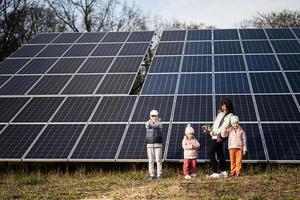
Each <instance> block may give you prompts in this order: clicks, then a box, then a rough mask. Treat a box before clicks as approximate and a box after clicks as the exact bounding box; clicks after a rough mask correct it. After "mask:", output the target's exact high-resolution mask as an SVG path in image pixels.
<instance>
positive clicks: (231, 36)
mask: <svg viewBox="0 0 300 200" xmlns="http://www.w3.org/2000/svg"><path fill="white" fill-rule="evenodd" d="M238 39H239V36H238V32H237V30H236V29H223V30H220V29H219V30H218V29H215V30H214V40H238Z"/></svg>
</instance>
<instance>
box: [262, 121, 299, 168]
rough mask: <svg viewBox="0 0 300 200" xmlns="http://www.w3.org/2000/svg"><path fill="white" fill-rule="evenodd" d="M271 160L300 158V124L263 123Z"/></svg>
mask: <svg viewBox="0 0 300 200" xmlns="http://www.w3.org/2000/svg"><path fill="white" fill-rule="evenodd" d="M262 128H263V131H264V137H265V140H266V146H267V149H268V153H269V158H270V160H271V161H276V162H277V161H278V160H282V161H284V160H293V161H294V160H299V159H300V153H299V152H300V145H299V144H300V124H299V123H297V124H296V123H295V124H293V123H284V124H281V123H276V124H275V123H272V124H262Z"/></svg>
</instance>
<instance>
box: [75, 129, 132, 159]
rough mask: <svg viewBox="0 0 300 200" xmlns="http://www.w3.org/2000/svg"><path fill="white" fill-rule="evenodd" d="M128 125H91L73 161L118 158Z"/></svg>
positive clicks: (81, 140)
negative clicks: (120, 144)
mask: <svg viewBox="0 0 300 200" xmlns="http://www.w3.org/2000/svg"><path fill="white" fill-rule="evenodd" d="M125 127H126V124H90V125H89V126H88V127H87V129H86V130H85V132H84V134H83V135H82V138H81V139H80V141H79V143H78V145H77V147H76V149H75V151H74V152H73V154H72V156H71V159H103V160H105V159H110V160H113V159H114V158H115V156H116V153H117V150H118V147H119V143H120V141H121V138H122V136H123V132H124V130H125Z"/></svg>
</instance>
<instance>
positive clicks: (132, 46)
mask: <svg viewBox="0 0 300 200" xmlns="http://www.w3.org/2000/svg"><path fill="white" fill-rule="evenodd" d="M148 47H149V43H126V44H125V45H124V47H123V48H122V50H121V52H120V53H119V55H144V54H145V53H146V52H147V49H148Z"/></svg>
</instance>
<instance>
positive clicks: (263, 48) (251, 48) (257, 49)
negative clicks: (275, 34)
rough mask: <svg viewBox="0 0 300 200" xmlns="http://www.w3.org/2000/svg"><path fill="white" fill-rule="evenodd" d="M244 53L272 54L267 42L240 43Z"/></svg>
mask: <svg viewBox="0 0 300 200" xmlns="http://www.w3.org/2000/svg"><path fill="white" fill-rule="evenodd" d="M242 43H243V47H244V51H245V53H273V51H272V48H271V46H270V44H269V42H268V41H242Z"/></svg>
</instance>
